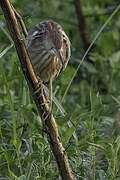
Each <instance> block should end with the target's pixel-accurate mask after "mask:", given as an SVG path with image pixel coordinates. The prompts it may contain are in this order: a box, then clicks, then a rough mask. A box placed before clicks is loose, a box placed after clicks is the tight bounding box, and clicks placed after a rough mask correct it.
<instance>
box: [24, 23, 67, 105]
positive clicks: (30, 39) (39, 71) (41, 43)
mask: <svg viewBox="0 0 120 180" xmlns="http://www.w3.org/2000/svg"><path fill="white" fill-rule="evenodd" d="M25 43H26V47H27V51H28V54H29V57H30V60H31V63H32V65H33V69H34V72H35V74H36V76H37V77H39V80H40V81H41V82H47V81H50V89H49V92H50V94H49V96H50V97H49V98H50V103H51V106H52V80H53V78H54V77H55V76H58V75H59V74H60V73H61V72H62V71H63V70H64V69H65V68H66V66H67V63H68V61H69V58H70V41H69V38H68V37H67V35H66V34H65V32H64V30H63V29H62V27H61V26H60V25H59V24H57V23H56V22H53V21H45V22H40V23H39V24H37V25H36V26H35V27H34V28H33V29H32V30H31V31H30V32H29V33H28V36H27V37H26V41H25Z"/></svg>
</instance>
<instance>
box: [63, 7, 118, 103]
mask: <svg viewBox="0 0 120 180" xmlns="http://www.w3.org/2000/svg"><path fill="white" fill-rule="evenodd" d="M119 9H120V5H118V6H117V8H116V9H115V10H114V11H113V13H112V14H111V15H110V16H109V18H108V19H107V20H106V22H105V23H104V24H103V26H102V27H101V28H100V30H99V31H98V33H97V34H96V36H95V38H94V39H93V41H92V43H91V44H90V46H89V47H88V49H87V51H86V52H85V54H84V56H83V58H82V60H81V61H80V63H79V65H78V67H77V69H76V71H75V73H74V74H73V76H72V78H71V81H70V82H69V84H68V86H67V88H66V91H65V93H64V95H63V98H62V100H61V104H62V103H63V100H64V98H65V96H66V95H67V93H68V90H69V88H70V86H71V84H72V82H73V79H74V78H75V76H76V74H77V72H78V70H79V68H80V66H81V64H82V63H83V61H84V59H85V57H86V56H87V54H88V52H89V51H90V49H91V47H92V46H93V44H94V43H95V41H96V40H97V39H98V37H99V36H100V34H101V33H102V31H103V30H104V29H105V27H106V26H107V24H108V23H109V22H110V21H111V19H112V18H113V17H114V16H115V14H116V13H117V12H118V11H119Z"/></svg>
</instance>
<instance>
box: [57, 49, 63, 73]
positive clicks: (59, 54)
mask: <svg viewBox="0 0 120 180" xmlns="http://www.w3.org/2000/svg"><path fill="white" fill-rule="evenodd" d="M56 56H57V58H58V59H59V60H60V62H61V64H62V70H63V69H64V62H63V58H62V56H61V53H60V50H57V53H56Z"/></svg>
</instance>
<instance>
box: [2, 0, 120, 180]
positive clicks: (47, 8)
mask: <svg viewBox="0 0 120 180" xmlns="http://www.w3.org/2000/svg"><path fill="white" fill-rule="evenodd" d="M11 3H12V4H13V6H14V7H15V8H16V9H17V11H18V12H19V13H20V14H21V16H22V17H23V20H24V22H25V24H26V27H27V28H28V30H30V29H31V28H32V27H34V25H35V24H37V23H39V22H40V21H45V20H54V21H56V22H58V23H60V24H61V25H62V26H63V28H64V30H65V32H66V33H67V34H68V36H69V37H70V40H71V46H72V56H71V59H70V62H69V65H68V67H67V69H66V70H65V71H64V72H63V73H62V74H61V75H60V76H59V77H57V78H56V79H55V80H54V83H53V86H54V96H55V97H56V99H57V100H58V101H59V103H60V104H61V105H62V107H63V109H62V111H61V112H60V105H59V103H58V102H57V100H54V102H55V103H56V104H57V105H55V104H54V107H53V114H54V116H55V118H56V120H57V125H58V128H59V133H60V136H61V139H62V142H63V145H64V147H65V149H66V152H67V154H68V157H69V161H70V164H71V166H72V169H73V171H74V173H75V174H76V177H77V179H79V180H82V179H84V180H87V179H88V180H119V179H120V112H119V108H120V91H119V90H120V50H119V47H120V34H119V31H120V13H119V11H117V12H116V10H115V9H116V8H117V10H120V7H119V5H118V3H119V1H118V0H114V1H108V0H103V1H101V0H91V1H87V0H84V2H82V10H83V12H82V13H83V15H84V20H85V22H86V29H85V33H87V35H88V40H89V42H90V43H93V42H94V41H95V42H94V46H93V47H92V50H90V52H89V56H88V55H87V56H86V57H85V56H84V54H85V52H86V49H85V48H84V47H85V42H84V41H83V38H82V35H83V34H82V33H81V31H80V28H78V15H77V13H76V8H75V4H74V1H73V0H61V1H59V0H57V1H56V0H51V1H50V0H36V1H34V0H30V1H28V0H23V1H22V3H21V1H17V0H11ZM0 18H1V21H0V180H8V179H10V180H12V179H15V180H33V179H35V180H52V179H59V178H60V177H59V172H58V170H57V166H56V162H55V159H54V157H53V155H52V153H51V149H50V146H49V144H48V142H47V141H46V134H45V133H43V130H42V123H41V120H40V118H39V116H38V112H37V109H36V106H35V104H34V102H33V101H32V99H31V97H30V94H29V90H28V87H27V85H26V81H25V79H24V76H23V74H22V72H21V68H20V65H19V61H18V57H17V54H16V50H15V48H14V46H13V42H12V40H11V38H10V35H9V33H8V30H7V26H6V22H5V20H4V16H3V15H2V10H1V9H0ZM101 28H102V29H101ZM98 35H99V37H98ZM97 37H98V38H97ZM83 57H84V58H83ZM46 86H47V85H46ZM15 137H17V140H16V138H15Z"/></svg>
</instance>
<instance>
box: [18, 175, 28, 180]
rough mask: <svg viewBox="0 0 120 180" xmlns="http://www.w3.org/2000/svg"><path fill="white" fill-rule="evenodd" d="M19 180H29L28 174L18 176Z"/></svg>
mask: <svg viewBox="0 0 120 180" xmlns="http://www.w3.org/2000/svg"><path fill="white" fill-rule="evenodd" d="M18 179H19V180H27V178H26V176H25V175H22V176H20V177H19V178H18Z"/></svg>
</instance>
